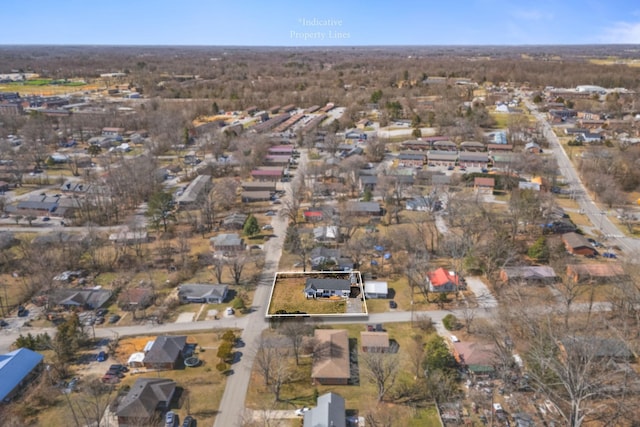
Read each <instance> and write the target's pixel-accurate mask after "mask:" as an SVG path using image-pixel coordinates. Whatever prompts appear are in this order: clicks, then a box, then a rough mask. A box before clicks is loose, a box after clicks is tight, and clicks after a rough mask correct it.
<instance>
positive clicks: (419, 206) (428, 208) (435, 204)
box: [405, 196, 442, 212]
mask: <svg viewBox="0 0 640 427" xmlns="http://www.w3.org/2000/svg"><path fill="white" fill-rule="evenodd" d="M405 209H406V210H408V211H418V212H436V211H439V210H440V209H442V202H441V201H440V200H439V199H438V198H437V197H432V196H420V197H414V198H413V199H411V200H407V201H406V202H405Z"/></svg>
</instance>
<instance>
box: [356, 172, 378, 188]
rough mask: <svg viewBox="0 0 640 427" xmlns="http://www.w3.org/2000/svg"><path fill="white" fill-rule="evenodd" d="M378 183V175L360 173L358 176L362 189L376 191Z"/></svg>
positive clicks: (359, 185)
mask: <svg viewBox="0 0 640 427" xmlns="http://www.w3.org/2000/svg"><path fill="white" fill-rule="evenodd" d="M376 185H378V176H377V175H362V174H361V175H360V176H358V187H359V188H360V191H367V190H368V191H375V189H376Z"/></svg>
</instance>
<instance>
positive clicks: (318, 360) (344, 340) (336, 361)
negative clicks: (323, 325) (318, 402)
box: [311, 329, 351, 385]
mask: <svg viewBox="0 0 640 427" xmlns="http://www.w3.org/2000/svg"><path fill="white" fill-rule="evenodd" d="M313 335H314V342H315V345H314V349H313V364H312V367H311V380H312V383H313V384H314V385H317V384H322V385H347V384H348V382H349V378H351V364H350V361H349V336H348V334H347V331H346V330H345V329H316V330H315V331H314V334H313Z"/></svg>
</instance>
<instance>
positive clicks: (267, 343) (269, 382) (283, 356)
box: [255, 337, 291, 401]
mask: <svg viewBox="0 0 640 427" xmlns="http://www.w3.org/2000/svg"><path fill="white" fill-rule="evenodd" d="M288 358H289V349H288V348H282V347H279V346H278V345H277V343H274V342H271V340H269V339H268V338H265V337H260V342H259V344H258V349H257V350H256V356H255V363H256V367H257V368H258V371H259V372H260V374H261V376H262V378H263V380H264V385H265V386H266V387H267V388H269V390H270V391H271V392H272V393H273V394H274V398H275V400H276V401H280V393H281V392H282V386H283V385H284V384H285V382H286V381H288V380H289V379H290V377H291V367H290V366H289V363H288V361H287V359H288Z"/></svg>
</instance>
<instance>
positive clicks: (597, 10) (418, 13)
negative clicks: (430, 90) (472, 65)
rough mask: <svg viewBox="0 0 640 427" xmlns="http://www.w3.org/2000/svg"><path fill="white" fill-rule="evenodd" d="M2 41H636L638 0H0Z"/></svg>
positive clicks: (262, 43) (259, 43) (234, 43)
mask: <svg viewBox="0 0 640 427" xmlns="http://www.w3.org/2000/svg"><path fill="white" fill-rule="evenodd" d="M0 15H1V16H2V18H3V19H2V26H0V45H12V44H56V45H67V44H74V45H95V44H100V45H204V46H366V45H374V46H378V45H540V44H543V45H545V44H552V45H573V44H606V43H623V44H640V2H638V1H637V0H536V1H533V0H439V1H433V0H422V1H420V0H395V1H388V0H387V1H381V0H370V1H363V0H297V1H290V0H287V1H285V0H271V1H269V0H267V1H263V0H257V1H256V0H244V1H242V0H241V1H240V2H237V1H233V2H232V1H221V0H109V1H94V0H55V1H52V0H29V1H26V2H19V1H11V0H3V1H2V5H1V6H0Z"/></svg>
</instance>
